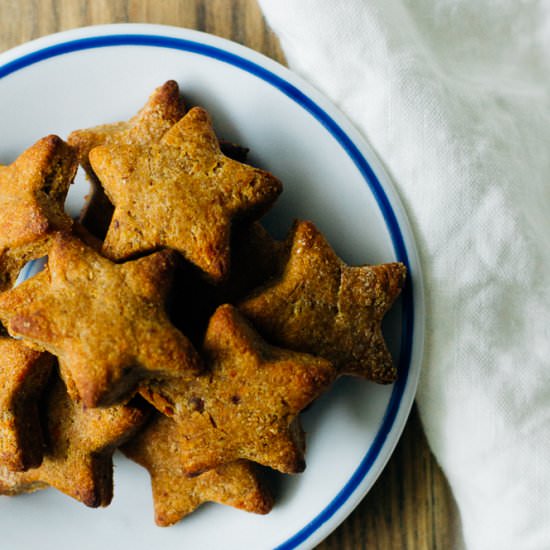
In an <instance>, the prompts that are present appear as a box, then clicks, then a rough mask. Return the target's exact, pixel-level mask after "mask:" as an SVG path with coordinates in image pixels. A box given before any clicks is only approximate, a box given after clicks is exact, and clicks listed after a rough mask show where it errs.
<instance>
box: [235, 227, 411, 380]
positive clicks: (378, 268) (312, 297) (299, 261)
mask: <svg viewBox="0 0 550 550" xmlns="http://www.w3.org/2000/svg"><path fill="white" fill-rule="evenodd" d="M290 241H291V248H290V256H289V260H288V263H287V265H286V267H285V269H284V272H283V274H282V275H281V276H280V277H278V278H276V279H273V280H271V281H270V282H268V283H267V284H266V285H265V286H264V287H262V288H260V289H258V290H256V291H254V292H253V293H252V294H251V295H250V296H249V297H248V298H245V299H244V301H242V302H241V303H240V304H239V310H240V311H241V312H242V313H243V314H244V315H246V317H248V318H249V319H250V320H251V321H252V323H253V324H254V326H255V327H257V328H258V330H259V331H260V332H261V333H262V334H263V335H264V336H265V337H266V338H267V339H268V340H269V341H272V342H273V343H274V344H277V345H280V346H283V347H287V348H290V349H293V350H297V351H302V352H307V353H313V354H315V355H319V356H322V357H326V358H327V359H329V360H330V361H332V363H333V364H334V365H335V366H336V368H337V369H338V372H339V373H340V374H354V375H358V376H363V377H365V378H368V379H369V380H374V381H376V382H380V383H388V382H392V381H394V380H395V378H396V376H397V370H396V368H395V366H394V365H393V361H392V358H391V355H390V352H389V351H388V348H387V346H386V343H385V341H384V336H383V334H382V329H381V322H382V318H383V317H384V315H385V313H386V312H387V311H388V309H389V308H390V307H391V305H392V304H393V302H394V301H395V299H396V298H397V296H398V295H399V293H400V291H401V288H402V286H403V283H404V280H405V274H406V270H405V266H404V265H403V264H401V263H388V264H382V265H373V266H360V267H349V266H347V265H346V264H344V262H342V260H340V259H339V258H338V257H337V256H336V254H335V253H334V251H333V250H332V248H331V247H330V245H329V244H328V243H327V241H326V240H325V238H324V237H323V236H322V234H321V233H320V232H319V231H318V230H317V229H316V227H315V226H314V225H313V224H312V223H310V222H304V221H301V222H298V223H296V224H295V227H294V229H293V232H292V235H291V237H290Z"/></svg>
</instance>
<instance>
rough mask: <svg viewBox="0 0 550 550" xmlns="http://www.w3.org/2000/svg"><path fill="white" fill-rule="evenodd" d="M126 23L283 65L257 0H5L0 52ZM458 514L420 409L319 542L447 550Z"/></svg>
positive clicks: (346, 548)
mask: <svg viewBox="0 0 550 550" xmlns="http://www.w3.org/2000/svg"><path fill="white" fill-rule="evenodd" d="M126 22H136V23H143V22H146V23H161V24H168V25H176V26H182V27H189V28H194V29H199V30H202V31H206V32H209V33H212V34H216V35H219V36H222V37H225V38H229V39H231V40H234V41H236V42H240V43H241V44H244V45H246V46H248V47H250V48H253V49H255V50H258V51H260V52H262V53H264V54H266V55H268V56H270V57H272V58H274V59H276V60H277V61H280V62H281V63H284V56H283V54H282V51H281V49H280V47H279V44H278V42H277V39H276V37H275V36H274V35H273V33H271V32H270V31H269V29H268V28H267V27H266V25H265V23H264V21H263V19H262V15H261V13H260V10H259V8H258V5H257V3H256V1H255V0H161V1H158V0H0V51H4V50H6V49H8V48H11V47H13V46H16V45H18V44H21V43H22V42H26V41H27V40H31V39H33V38H38V37H39V36H43V35H45V34H50V33H53V32H57V31H62V30H67V29H71V28H74V27H80V26H85V25H96V24H104V23H126ZM455 517H456V512H455V510H454V504H453V500H452V496H451V495H450V493H449V489H448V486H447V483H446V481H445V478H444V476H443V474H442V473H441V470H440V469H439V467H438V466H437V464H436V462H435V460H434V458H433V456H432V455H431V453H430V450H429V449H428V447H427V444H426V439H425V437H424V434H423V431H422V427H421V425H420V422H419V419H418V414H417V412H416V409H413V411H412V414H411V418H410V419H409V421H408V423H407V426H406V428H405V432H404V434H403V437H402V439H401V441H400V443H399V444H398V446H397V448H396V450H395V453H394V455H393V457H392V458H391V460H390V462H389V464H388V466H387V468H386V469H385V470H384V472H383V473H382V475H381V476H380V478H379V480H378V481H377V483H376V484H375V486H374V487H373V489H372V490H371V491H370V492H369V494H368V495H367V496H366V497H365V499H364V500H363V502H362V503H361V504H360V505H359V507H358V508H357V509H356V510H355V511H354V512H353V513H352V514H351V516H350V517H349V518H348V519H347V520H346V521H345V522H344V523H343V524H342V525H341V526H340V527H339V528H338V529H337V530H336V531H335V532H334V533H333V534H332V535H331V536H330V537H329V538H328V539H327V540H326V541H325V542H323V543H322V544H321V545H319V547H318V548H319V549H321V550H329V549H330V550H333V549H334V550H352V549H353V550H355V549H362V548H369V549H382V550H386V549H415V550H416V549H438V548H442V549H447V548H450V546H451V541H452V540H453V537H454V533H453V525H454V521H453V519H454V518H455Z"/></svg>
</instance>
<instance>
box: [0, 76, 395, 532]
mask: <svg viewBox="0 0 550 550" xmlns="http://www.w3.org/2000/svg"><path fill="white" fill-rule="evenodd" d="M246 154H247V150H246V149H244V148H242V147H240V146H236V145H233V144H231V143H227V142H224V141H220V140H219V139H218V138H217V136H216V134H215V133H214V130H213V128H212V123H211V121H210V117H209V115H208V113H207V112H206V111H205V110H204V109H202V108H198V107H195V108H192V109H190V110H188V111H187V112H186V110H185V108H184V106H183V103H182V101H181V99H180V96H179V90H178V86H177V84H176V83H175V82H173V81H169V82H167V83H165V84H164V85H163V86H161V87H160V88H158V89H157V90H155V91H154V93H153V94H152V96H151V97H150V98H149V101H148V102H147V104H146V105H145V106H144V107H143V109H142V110H141V111H140V112H139V113H138V114H137V115H136V116H135V117H133V118H132V119H131V120H129V121H128V122H120V123H116V124H109V125H103V126H98V127H95V128H91V129H87V130H79V131H75V132H73V133H72V134H71V135H70V136H69V138H68V144H66V143H64V142H63V141H62V140H60V139H59V138H57V137H54V136H49V137H47V138H44V139H43V140H41V141H39V142H38V143H37V144H35V145H34V146H33V147H31V149H29V150H28V151H26V152H25V153H23V154H22V155H21V156H20V157H19V158H18V159H17V160H16V161H15V162H14V163H13V164H12V165H10V166H6V167H0V290H1V291H2V293H1V294H0V320H1V321H2V324H3V326H4V327H5V329H6V331H7V332H6V333H4V334H3V335H2V336H1V339H0V349H1V351H3V353H2V357H1V359H0V376H1V379H2V383H1V384H0V388H1V390H0V493H3V494H18V493H21V492H28V491H32V490H35V489H39V488H42V487H46V486H53V487H55V488H57V489H59V490H61V491H63V492H64V493H66V494H68V495H70V496H72V497H74V498H76V499H78V500H80V501H82V502H83V503H85V504H86V505H88V506H105V505H107V504H109V502H110V500H111V498H112V493H113V481H112V454H113V452H114V450H115V449H116V448H120V449H121V450H122V451H123V452H124V454H126V456H128V457H129V458H130V459H131V460H134V461H135V462H137V463H139V464H141V465H142V466H144V467H145V468H147V470H148V471H149V473H150V475H151V480H152V487H153V498H154V503H155V514H156V521H157V523H158V524H159V525H170V524H172V523H174V522H177V521H178V520H179V519H181V518H182V517H184V516H185V515H187V514H189V513H190V512H192V511H193V510H194V509H195V508H196V507H197V506H199V505H200V504H201V503H202V502H205V501H215V502H220V503H224V504H229V505H232V506H235V507H238V508H242V509H244V510H248V511H251V512H256V513H267V512H268V511H269V510H270V509H271V507H272V505H273V502H272V498H271V496H270V494H269V492H268V491H267V488H266V487H265V485H264V483H263V482H262V480H261V478H260V472H259V467H258V465H261V466H263V467H269V468H273V469H275V470H278V471H280V472H283V473H287V474H295V473H299V472H301V471H303V470H304V468H305V459H304V452H305V438H304V433H303V430H302V428H301V425H300V419H299V415H300V412H301V411H302V410H303V409H304V408H306V407H307V406H308V405H309V404H310V403H312V402H313V401H314V400H315V399H316V398H317V397H318V396H319V395H321V394H322V393H323V392H325V391H326V390H327V389H328V388H329V387H330V385H331V384H332V382H333V381H334V380H335V379H336V378H337V377H338V376H341V375H347V374H350V375H355V376H359V377H363V378H366V379H368V380H372V381H374V382H379V383H390V382H392V381H393V380H395V378H396V376H397V372H396V369H395V367H394V365H393V363H392V359H391V356H390V354H389V352H388V349H387V347H386V344H385V342H384V338H383V335H382V331H381V321H382V318H383V317H384V315H385V313H386V312H387V311H388V309H389V308H390V307H391V305H392V304H393V302H394V301H395V299H396V297H397V296H398V294H399V292H400V290H401V288H402V286H403V282H404V279H405V268H404V266H403V265H402V264H400V263H390V264H383V265H376V266H361V267H349V266H347V265H345V264H344V263H343V262H342V261H341V260H340V259H339V258H338V257H337V256H336V254H335V253H334V251H333V250H332V248H331V247H330V245H329V244H328V243H327V241H326V240H325V238H324V237H323V235H322V234H321V233H320V232H319V231H318V230H317V229H316V227H315V226H314V225H313V224H312V223H311V222H308V221H296V222H295V224H294V226H293V227H292V228H291V230H290V232H289V236H288V237H287V239H286V240H284V241H277V240H275V239H273V238H272V237H271V236H270V235H269V233H268V232H267V231H266V230H265V229H264V228H263V227H262V225H261V224H260V223H259V222H258V220H259V218H260V217H261V216H262V215H263V214H264V213H265V212H266V211H267V210H268V209H269V208H270V207H271V205H272V204H273V203H274V201H275V200H276V199H277V197H278V196H279V194H280V193H281V192H282V185H281V183H280V182H279V180H277V179H276V178H275V177H274V176H273V175H271V174H270V173H268V172H265V171H263V170H260V169H258V168H254V167H251V166H249V165H247V164H245V162H244V161H245V160H246ZM78 164H80V165H81V166H82V167H83V168H84V170H85V171H86V173H87V175H88V178H89V180H90V182H91V187H92V194H91V198H90V200H89V201H88V205H87V207H86V209H85V210H84V212H83V214H82V217H81V220H80V222H73V221H72V220H71V219H70V218H68V217H67V215H66V214H65V213H64V201H65V196H66V193H67V190H68V187H69V184H70V183H71V181H72V180H73V178H74V175H75V172H76V169H77V166H78ZM46 255H47V257H48V260H47V264H46V267H45V269H44V270H43V271H42V272H40V273H39V274H37V275H35V276H34V277H32V278H30V279H28V280H27V281H25V282H23V283H21V284H20V285H19V286H16V287H14V283H15V280H16V278H17V276H18V274H19V272H20V270H21V268H22V267H23V265H24V264H25V263H26V262H27V261H29V260H31V259H35V258H38V257H41V256H46Z"/></svg>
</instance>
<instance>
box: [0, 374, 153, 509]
mask: <svg viewBox="0 0 550 550" xmlns="http://www.w3.org/2000/svg"><path fill="white" fill-rule="evenodd" d="M45 414H46V415H47V422H46V432H47V446H46V451H45V454H44V459H43V461H42V464H41V465H40V466H39V467H38V468H34V469H32V470H28V471H27V472H10V471H8V470H7V469H6V468H1V467H0V494H4V495H17V494H20V493H28V492H32V491H36V490H38V489H43V488H45V487H48V486H52V487H55V488H56V489H58V490H59V491H61V492H63V493H65V494H67V495H69V496H71V497H73V498H75V499H76V500H79V501H81V502H83V503H84V504H86V506H91V507H94V508H95V507H98V506H107V505H108V504H109V503H110V502H111V499H112V497H113V464H112V455H113V452H114V451H115V449H116V448H117V447H118V446H119V445H120V444H122V443H124V442H125V441H126V440H127V439H128V438H130V437H131V436H132V435H133V434H134V433H135V432H136V430H137V429H138V428H139V427H140V426H141V425H142V424H143V422H144V421H145V419H146V416H147V414H146V412H144V410H143V409H142V408H140V407H138V406H133V405H116V406H112V407H108V408H90V409H86V408H83V407H82V405H81V404H80V403H76V402H74V401H73V400H72V399H70V398H69V396H68V394H67V391H66V389H65V386H64V384H63V383H62V382H61V380H59V379H55V380H54V381H53V383H52V386H51V388H50V390H49V394H48V397H47V400H46V406H45Z"/></svg>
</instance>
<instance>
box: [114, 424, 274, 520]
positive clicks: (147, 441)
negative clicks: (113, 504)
mask: <svg viewBox="0 0 550 550" xmlns="http://www.w3.org/2000/svg"><path fill="white" fill-rule="evenodd" d="M182 443H183V445H184V447H185V445H186V443H185V436H184V435H183V434H182V433H181V431H180V430H179V428H178V426H177V424H176V423H175V422H174V421H173V420H172V419H170V418H167V417H165V416H161V415H157V416H155V417H154V418H153V419H152V421H150V422H149V423H148V424H147V426H146V427H145V429H143V430H142V431H140V432H139V434H138V435H137V436H136V437H134V438H132V439H131V440H130V441H129V442H128V443H126V444H125V445H124V446H123V447H122V449H121V450H122V452H123V453H124V454H125V455H126V456H127V457H128V458H130V459H131V460H133V461H135V462H137V463H138V464H140V465H141V466H143V467H144V468H146V469H147V470H148V472H149V474H150V476H151V485H152V490H153V500H154V504H155V521H156V523H157V525H160V526H162V527H165V526H168V525H172V524H174V523H176V522H177V521H179V520H180V519H182V518H183V517H185V516H186V515H188V514H190V513H191V512H193V511H194V510H195V509H196V508H198V507H199V506H200V505H201V504H203V503H205V502H217V503H219V504H227V505H229V506H233V507H235V508H239V509H242V510H246V511H247V512H254V513H256V514H267V513H268V512H269V511H270V510H271V508H272V506H273V499H272V497H271V495H270V494H269V492H268V491H267V489H266V487H265V486H264V484H263V483H262V482H261V480H260V478H259V477H258V473H257V471H256V468H255V466H254V465H253V464H252V463H250V462H248V461H246V460H238V461H236V462H232V463H230V464H224V465H222V466H219V467H218V468H216V469H213V470H208V471H207V472H204V473H203V474H200V475H198V476H195V477H187V476H186V475H185V472H184V471H183V469H182V467H181V460H180V456H179V455H180V453H179V448H180V445H182Z"/></svg>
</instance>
